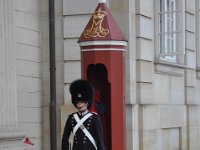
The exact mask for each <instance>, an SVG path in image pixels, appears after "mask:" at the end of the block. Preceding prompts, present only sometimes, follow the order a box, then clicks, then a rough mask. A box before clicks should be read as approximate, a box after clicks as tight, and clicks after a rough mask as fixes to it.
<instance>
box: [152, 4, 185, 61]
mask: <svg viewBox="0 0 200 150" xmlns="http://www.w3.org/2000/svg"><path fill="white" fill-rule="evenodd" d="M162 1H163V2H167V1H168V0H162ZM169 1H175V2H176V9H175V10H173V11H171V12H161V10H160V4H161V0H156V1H155V8H156V9H155V48H156V54H155V57H156V58H155V60H156V61H158V62H160V61H164V62H168V63H170V64H171V63H172V64H181V65H183V64H184V54H185V3H184V2H183V1H182V0H169ZM165 9H166V8H165ZM178 12H179V14H177V13H178ZM163 13H164V14H165V16H167V14H173V17H174V15H175V16H176V17H175V19H176V23H174V25H176V28H175V30H173V32H171V33H167V34H175V35H176V36H175V42H173V43H176V45H173V44H172V45H173V48H175V47H176V50H173V51H171V52H169V51H168V52H166V51H165V50H164V53H162V51H161V36H160V35H162V31H161V27H162V26H161V25H160V24H161V23H160V22H161V20H160V19H161V17H160V15H161V14H163ZM173 17H172V18H173ZM166 20H167V18H165V23H164V25H166ZM165 30H166V28H165ZM177 33H179V34H180V35H178V34H177ZM164 34H166V33H165V32H164ZM172 40H173V39H172ZM171 42H172V41H171ZM164 47H165V48H166V43H164ZM167 47H169V46H167Z"/></svg>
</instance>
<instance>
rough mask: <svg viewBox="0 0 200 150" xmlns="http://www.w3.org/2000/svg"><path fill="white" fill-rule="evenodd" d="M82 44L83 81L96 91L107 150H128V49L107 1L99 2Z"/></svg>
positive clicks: (83, 34)
mask: <svg viewBox="0 0 200 150" xmlns="http://www.w3.org/2000/svg"><path fill="white" fill-rule="evenodd" d="M78 44H79V46H80V48H81V69H82V71H81V73H82V78H83V79H87V80H89V81H91V82H92V83H93V85H94V87H95V96H94V101H95V102H94V106H93V107H92V111H95V112H97V113H98V114H99V115H100V116H101V121H102V126H103V130H104V139H105V146H106V150H125V96H124V83H125V60H124V57H125V51H126V50H125V47H126V45H127V40H126V39H125V38H124V36H123V34H122V32H121V30H120V28H119V26H118V25H117V23H116V22H115V20H114V18H113V17H112V15H111V13H110V11H109V9H108V8H107V6H106V3H105V1H101V2H99V4H98V6H97V8H96V9H95V11H94V13H93V15H92V16H91V18H90V20H89V22H88V24H87V25H86V27H85V29H84V31H83V32H82V34H81V36H80V38H79V40H78Z"/></svg>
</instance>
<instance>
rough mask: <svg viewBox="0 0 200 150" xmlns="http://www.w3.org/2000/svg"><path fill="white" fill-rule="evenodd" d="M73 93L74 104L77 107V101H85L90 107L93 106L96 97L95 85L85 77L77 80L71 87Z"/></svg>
mask: <svg viewBox="0 0 200 150" xmlns="http://www.w3.org/2000/svg"><path fill="white" fill-rule="evenodd" d="M69 91H70V93H71V100H72V104H74V106H75V107H76V103H77V101H84V102H86V103H88V109H90V108H91V106H92V103H93V98H94V87H93V85H92V84H91V83H90V82H89V81H87V80H83V79H78V80H75V81H74V82H72V83H71V85H70V87H69Z"/></svg>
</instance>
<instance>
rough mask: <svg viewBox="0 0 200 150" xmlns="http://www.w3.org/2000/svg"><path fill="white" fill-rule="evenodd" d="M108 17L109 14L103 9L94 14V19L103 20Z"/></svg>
mask: <svg viewBox="0 0 200 150" xmlns="http://www.w3.org/2000/svg"><path fill="white" fill-rule="evenodd" d="M106 15H107V13H106V12H105V11H103V10H101V8H99V9H98V10H97V11H95V12H94V14H93V18H94V19H102V18H104V17H105V16H106Z"/></svg>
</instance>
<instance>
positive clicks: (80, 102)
mask: <svg viewBox="0 0 200 150" xmlns="http://www.w3.org/2000/svg"><path fill="white" fill-rule="evenodd" d="M69 90H70V93H71V100H72V104H73V105H74V106H75V107H76V108H77V109H78V112H75V113H73V114H71V115H69V117H68V119H67V121H66V124H65V129H64V133H63V137H62V150H70V149H72V150H105V146H104V135H103V129H102V124H101V119H100V116H99V115H98V114H97V113H94V112H91V111H90V109H91V107H92V104H93V99H94V87H93V85H92V84H91V83H90V82H89V81H87V80H82V79H79V80H75V81H74V82H72V84H71V85H70V88H69ZM71 134H72V137H73V143H72V144H71V146H70V143H69V138H70V135H71Z"/></svg>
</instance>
